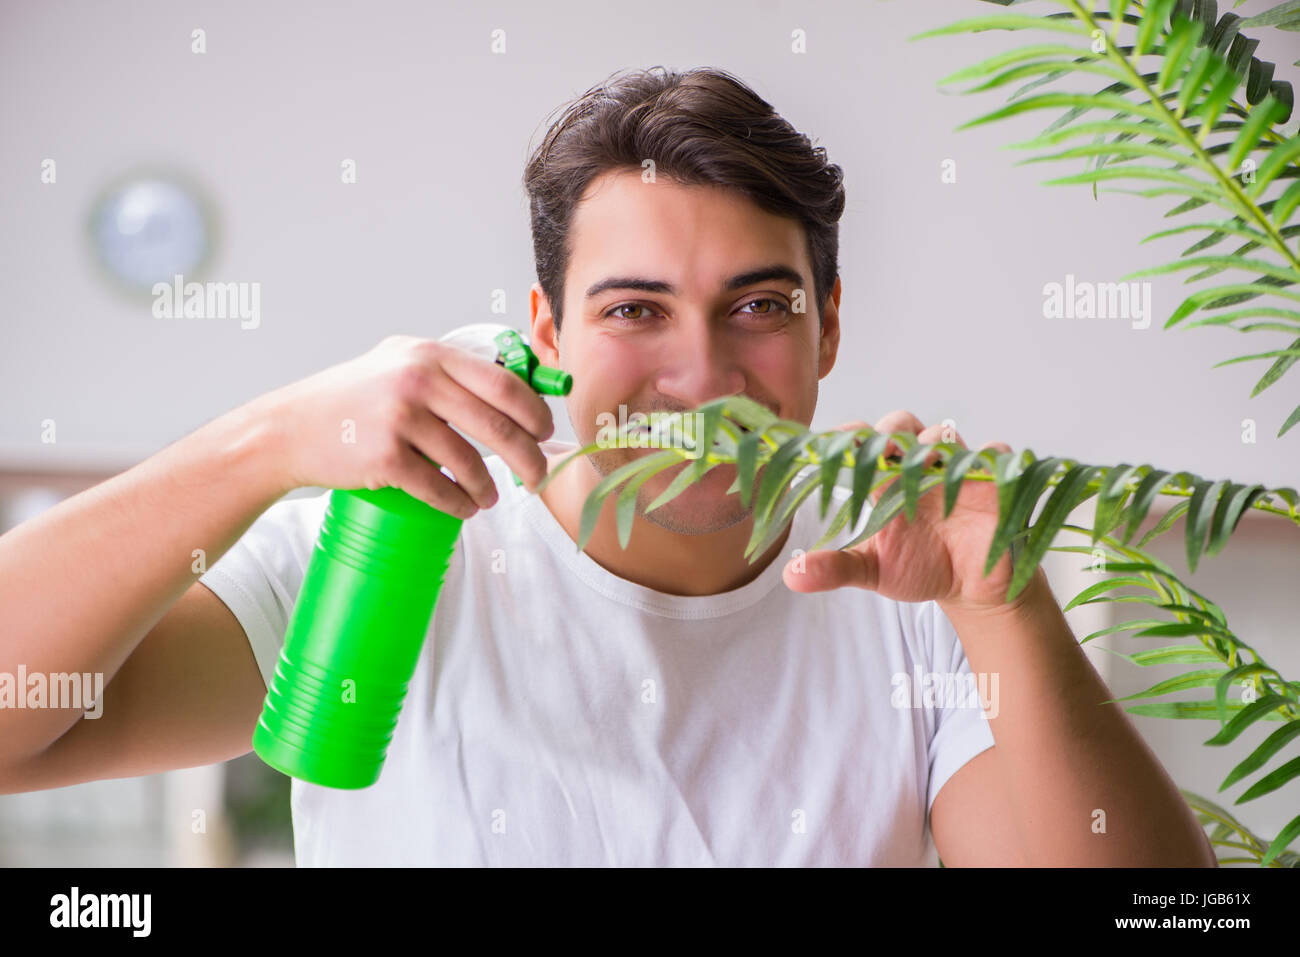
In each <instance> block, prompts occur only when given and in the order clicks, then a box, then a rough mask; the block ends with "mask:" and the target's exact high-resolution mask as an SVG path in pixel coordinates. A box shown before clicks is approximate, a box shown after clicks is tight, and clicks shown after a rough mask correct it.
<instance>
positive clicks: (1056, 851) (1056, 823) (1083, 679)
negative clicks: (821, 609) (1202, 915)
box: [930, 568, 1218, 867]
mask: <svg viewBox="0 0 1300 957" xmlns="http://www.w3.org/2000/svg"><path fill="white" fill-rule="evenodd" d="M937 604H938V605H939V608H940V609H941V610H942V611H943V612H944V614H945V615H946V616H947V617H948V620H949V621H950V622H951V623H952V625H953V628H954V630H955V631H956V632H957V636H958V638H959V639H960V640H961V644H962V649H963V650H964V651H965V654H966V659H967V661H968V663H969V664H970V668H971V672H972V673H973V674H975V675H979V674H981V673H983V674H988V675H994V674H996V675H998V681H997V684H996V685H994V687H996V688H997V689H998V693H999V697H998V701H997V707H996V708H994V709H990V713H992V714H993V716H992V717H990V718H989V719H988V720H989V725H990V730H991V731H992V733H993V740H994V746H993V747H992V748H990V749H988V750H986V751H984V752H982V753H981V754H979V755H977V756H976V757H975V758H974V759H972V760H971V761H969V762H967V763H966V764H965V765H964V766H963V767H962V768H960V769H958V771H957V772H956V773H954V774H953V776H952V777H951V778H950V779H949V780H948V781H947V782H946V783H945V784H944V786H943V788H942V789H941V790H940V792H939V794H938V795H937V796H936V797H935V799H934V803H933V805H932V807H931V811H930V820H931V825H930V827H931V832H932V834H933V836H934V840H935V846H936V848H937V849H938V851H939V856H940V858H941V859H942V860H943V862H944V864H945V865H957V866H961V865H963V864H964V865H971V866H980V865H986V864H987V862H989V861H994V860H997V861H1006V862H1010V861H1015V862H1016V863H1024V864H1026V865H1028V866H1103V867H1116V866H1119V867H1217V866H1218V864H1217V859H1216V856H1215V853H1214V849H1213V847H1212V845H1211V844H1210V842H1209V839H1208V838H1207V837H1206V835H1205V831H1204V829H1203V828H1202V827H1201V825H1200V823H1199V822H1198V821H1197V819H1196V816H1195V814H1194V813H1193V812H1192V810H1191V808H1190V807H1188V805H1187V802H1186V801H1185V800H1184V799H1183V797H1182V795H1181V794H1180V793H1179V791H1178V788H1177V787H1176V786H1175V784H1174V782H1173V780H1172V779H1171V778H1170V777H1169V774H1168V773H1167V772H1166V771H1165V769H1164V768H1163V767H1162V766H1161V764H1160V762H1159V760H1157V758H1156V756H1155V754H1154V753H1153V752H1152V751H1151V749H1150V747H1149V746H1148V745H1147V743H1146V742H1145V741H1144V740H1143V739H1142V737H1141V735H1140V734H1139V733H1138V731H1137V729H1136V728H1135V727H1134V726H1133V723H1132V721H1130V720H1129V717H1128V715H1127V714H1126V713H1125V712H1124V711H1123V709H1122V707H1121V706H1120V705H1119V704H1102V703H1101V702H1103V701H1107V700H1109V699H1110V698H1111V697H1112V695H1111V694H1110V692H1109V690H1108V689H1107V688H1106V685H1105V683H1104V682H1103V681H1102V680H1101V677H1100V676H1099V675H1098V674H1097V672H1096V670H1095V669H1094V668H1093V667H1092V663H1091V662H1090V661H1089V660H1088V658H1087V656H1086V655H1085V654H1084V652H1083V649H1082V648H1081V647H1080V646H1079V643H1078V640H1077V639H1076V638H1075V637H1074V635H1073V633H1072V632H1071V631H1070V627H1069V625H1068V624H1067V623H1066V620H1065V615H1064V613H1063V612H1062V611H1061V608H1060V606H1059V605H1058V604H1057V602H1056V599H1055V597H1054V596H1053V595H1052V590H1051V588H1050V586H1049V585H1048V582H1047V578H1046V575H1045V574H1044V572H1043V570H1042V568H1039V569H1037V570H1036V571H1035V572H1034V577H1033V580H1032V581H1031V583H1030V584H1029V585H1028V586H1027V587H1026V588H1025V590H1024V591H1023V592H1022V593H1021V594H1020V595H1018V596H1017V598H1016V600H1015V601H1014V602H1012V603H1010V604H1006V605H1003V606H994V607H980V608H977V609H971V608H969V607H966V606H963V605H961V604H956V603H946V602H943V601H939V602H937ZM972 808H978V809H980V813H981V814H982V815H991V816H992V817H989V816H985V817H984V818H983V819H984V821H985V822H987V826H984V827H981V826H972V825H976V824H977V822H976V821H974V820H973V816H972V814H971V813H970V811H971V809H972ZM1009 839H1011V840H1015V839H1018V841H1019V845H1020V846H1019V853H1015V852H1014V851H1012V850H1010V849H1008V848H1007V846H1006V843H1007V841H1008V840H1009Z"/></svg>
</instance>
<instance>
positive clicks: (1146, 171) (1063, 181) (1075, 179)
mask: <svg viewBox="0 0 1300 957" xmlns="http://www.w3.org/2000/svg"><path fill="white" fill-rule="evenodd" d="M1109 179H1151V180H1159V181H1160V182H1163V183H1177V184H1179V185H1181V186H1186V187H1187V188H1188V189H1189V190H1193V191H1203V192H1205V193H1207V194H1212V191H1213V187H1212V185H1211V184H1210V183H1207V182H1206V181H1204V180H1198V179H1193V178H1192V177H1190V176H1186V175H1184V174H1182V173H1175V172H1174V171H1173V170H1169V169H1164V168H1163V167H1159V166H1116V167H1113V168H1107V169H1094V170H1089V171H1087V172H1086V173H1076V174H1075V175H1073V176H1061V177H1058V178H1056V179H1046V180H1043V185H1044V186H1075V185H1078V184H1080V183H1098V182H1102V181H1103V180H1109ZM1216 198H1217V197H1216Z"/></svg>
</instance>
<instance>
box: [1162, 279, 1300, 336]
mask: <svg viewBox="0 0 1300 957" xmlns="http://www.w3.org/2000/svg"><path fill="white" fill-rule="evenodd" d="M1238 293H1239V294H1241V295H1242V299H1252V298H1254V297H1255V296H1262V295H1264V294H1265V293H1269V294H1271V295H1274V296H1283V297H1285V298H1287V299H1294V300H1296V301H1297V302H1300V293H1297V292H1291V291H1290V290H1287V289H1279V288H1276V287H1274V286H1268V285H1265V284H1262V283H1233V284H1231V285H1227V286H1216V287H1215V288H1213V289H1204V290H1202V291H1200V292H1197V293H1193V294H1192V295H1190V296H1188V297H1187V298H1186V299H1184V300H1183V302H1182V304H1181V305H1180V306H1179V307H1178V308H1177V309H1175V310H1174V314H1173V315H1172V316H1170V317H1169V319H1168V321H1166V322H1165V328H1166V329H1169V328H1171V327H1173V326H1175V325H1177V323H1178V321H1179V320H1180V319H1185V318H1186V317H1187V316H1190V315H1191V314H1192V313H1193V312H1195V311H1196V310H1197V309H1200V308H1202V307H1203V306H1205V304H1206V303H1209V308H1214V305H1215V303H1217V302H1218V301H1219V300H1220V299H1222V300H1223V304H1224V305H1234V304H1235V302H1232V301H1229V300H1230V299H1233V298H1234V294H1238ZM1236 301H1238V302H1239V301H1241V300H1236Z"/></svg>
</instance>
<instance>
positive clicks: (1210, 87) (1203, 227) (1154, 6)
mask: <svg viewBox="0 0 1300 957" xmlns="http://www.w3.org/2000/svg"><path fill="white" fill-rule="evenodd" d="M988 2H993V3H997V4H998V5H1000V6H1017V7H1020V6H1023V5H1024V3H1026V2H1028V0H1010V2H1008V0H988ZM1044 2H1050V3H1051V4H1053V5H1055V6H1063V7H1065V8H1066V10H1065V11H1064V12H1057V13H1053V14H1049V15H1045V16H1029V15H1026V14H1022V13H1019V12H1016V13H1000V14H995V15H989V16H981V17H975V18H971V19H967V20H962V21H960V22H958V23H954V24H951V25H949V26H945V27H940V28H938V29H935V30H929V31H926V32H924V33H921V34H918V35H917V36H916V37H913V39H918V38H921V37H932V36H941V35H947V34H955V33H967V32H977V31H985V30H993V29H1003V30H1037V31H1045V32H1048V33H1051V34H1053V40H1054V41H1055V42H1052V43H1046V44H1034V45H1030V46H1025V47H1021V48H1019V49H1015V50H1011V51H1007V52H1003V53H999V54H997V55H995V56H992V57H989V58H988V59H986V60H984V61H982V62H980V63H977V64H975V65H973V66H970V67H966V68H964V69H962V70H958V71H957V72H955V73H953V74H951V75H950V76H948V77H946V78H945V79H944V80H943V81H941V82H943V83H956V82H964V81H976V82H975V85H973V86H971V87H969V88H968V89H966V90H964V91H963V92H967V93H971V92H976V91H980V90H988V89H994V88H999V87H1005V86H1006V85H1008V84H1010V83H1013V82H1016V81H1019V80H1024V79H1029V82H1028V83H1026V84H1024V85H1023V86H1021V87H1020V88H1018V89H1016V90H1015V91H1014V92H1013V93H1012V94H1011V96H1010V98H1009V102H1008V103H1007V104H1006V105H1005V106H1003V107H1001V108H999V109H997V110H994V111H992V112H990V113H987V114H985V115H983V116H981V117H978V118H977V119H974V120H972V121H970V122H969V123H966V124H964V125H963V126H962V127H960V129H965V128H967V127H972V126H977V125H980V124H983V123H989V122H993V121H995V120H1000V119H1004V118H1007V117H1010V116H1015V115H1018V114H1021V113H1026V112H1029V111H1031V110H1060V111H1063V112H1062V114H1061V115H1060V116H1059V117H1058V118H1057V119H1056V120H1055V121H1054V122H1053V123H1052V124H1051V125H1050V126H1048V127H1047V128H1046V129H1045V130H1044V131H1043V132H1042V133H1041V134H1040V135H1039V136H1036V137H1034V138H1033V139H1030V140H1027V141H1025V142H1022V143H1017V144H1013V145H1014V146H1015V147H1016V148H1019V149H1025V150H1033V151H1044V150H1046V151H1047V152H1045V153H1043V154H1042V155H1036V156H1032V157H1030V158H1028V159H1026V160H1024V161H1023V162H1025V163H1038V162H1054V161H1060V160H1081V161H1083V163H1084V170H1083V171H1082V172H1080V173H1076V174H1073V175H1068V176H1061V177H1057V178H1055V179H1050V180H1047V181H1046V182H1047V183H1048V184H1050V185H1079V184H1089V185H1091V186H1092V188H1093V192H1094V194H1095V193H1096V192H1097V191H1098V189H1099V185H1098V184H1118V183H1121V182H1124V183H1127V184H1128V186H1129V187H1130V188H1123V187H1120V186H1117V185H1116V186H1107V187H1104V188H1102V191H1104V192H1123V193H1136V194H1137V195H1140V196H1158V197H1166V196H1173V197H1178V198H1180V199H1181V202H1179V203H1178V205H1177V206H1176V207H1174V208H1173V209H1171V210H1170V211H1169V212H1168V213H1167V214H1166V215H1167V216H1176V215H1181V214H1183V213H1187V212H1190V211H1192V210H1195V209H1200V208H1201V207H1210V208H1214V209H1216V210H1218V211H1220V216H1221V218H1214V219H1206V220H1205V221H1201V222H1197V223H1193V224H1189V225H1184V226H1179V227H1176V228H1174V229H1168V230H1162V231H1160V232H1157V233H1154V234H1152V235H1151V236H1148V237H1146V238H1145V239H1144V240H1142V242H1148V241H1150V240H1153V239H1161V238H1166V237H1169V236H1173V235H1176V234H1183V233H1203V234H1204V235H1203V236H1202V237H1201V238H1200V239H1199V240H1198V241H1196V242H1195V243H1193V244H1192V245H1190V246H1188V247H1187V248H1186V249H1184V250H1183V251H1182V252H1181V253H1180V254H1179V255H1180V258H1179V259H1178V260H1177V261H1175V262H1172V263H1166V264H1162V265H1159V266H1155V267H1152V268H1149V269H1142V270H1139V271H1137V272H1133V273H1130V274H1129V275H1127V276H1125V277H1123V279H1124V280H1131V279H1137V278H1139V277H1144V276H1156V275H1162V274H1166V273H1172V272H1177V271H1182V270H1195V272H1194V273H1193V274H1192V275H1191V276H1189V277H1187V279H1186V280H1185V282H1187V283H1192V282H1199V281H1202V280H1206V279H1210V278H1211V277H1214V276H1219V275H1220V274H1221V273H1225V272H1231V273H1234V274H1245V275H1244V276H1240V275H1239V276H1234V277H1232V278H1224V277H1220V279H1218V280H1216V284H1214V285H1210V286H1209V287H1207V288H1204V289H1200V290H1198V291H1197V292H1194V293H1192V294H1191V295H1189V296H1187V298H1186V299H1184V300H1183V302H1182V303H1181V304H1179V306H1178V307H1177V308H1176V309H1175V310H1174V311H1173V313H1172V315H1171V316H1170V317H1169V319H1168V320H1167V321H1166V322H1165V328H1166V329H1168V328H1170V327H1172V326H1174V325H1177V324H1179V323H1182V322H1183V321H1184V320H1186V319H1188V317H1190V316H1192V315H1193V314H1195V313H1198V312H1200V313H1203V314H1204V315H1202V316H1201V317H1199V318H1198V319H1196V320H1195V321H1192V322H1187V323H1186V325H1187V326H1189V327H1190V326H1197V325H1221V326H1229V327H1231V328H1234V329H1237V330H1238V331H1241V332H1271V333H1282V334H1284V335H1286V336H1288V337H1289V340H1290V341H1288V342H1287V343H1285V344H1284V345H1283V346H1282V347H1280V348H1277V349H1271V350H1265V351H1258V352H1253V353H1251V354H1248V355H1242V356H1238V357H1236V358H1233V359H1229V360H1227V362H1224V363H1220V365H1227V364H1230V363H1235V362H1246V361H1259V360H1264V359H1271V360H1273V361H1272V363H1271V364H1270V365H1269V367H1268V370H1267V371H1266V372H1265V373H1264V374H1263V376H1261V378H1260V379H1259V381H1258V382H1257V383H1256V385H1255V387H1254V390H1253V391H1252V393H1251V394H1252V396H1254V395H1258V394H1259V393H1260V392H1262V391H1263V390H1264V389H1266V388H1268V387H1269V386H1270V385H1272V384H1273V383H1274V382H1276V381H1277V380H1278V379H1279V378H1281V376H1282V374H1283V373H1285V372H1286V371H1287V370H1288V369H1289V368H1290V367H1291V366H1292V365H1294V364H1295V363H1296V361H1297V359H1300V289H1296V288H1291V287H1296V286H1297V285H1300V250H1297V249H1296V248H1293V244H1292V243H1291V242H1289V240H1291V239H1292V237H1294V236H1296V235H1297V234H1300V224H1298V225H1290V220H1291V218H1292V216H1293V214H1294V213H1295V211H1296V209H1297V207H1298V206H1300V135H1295V134H1293V135H1290V136H1287V135H1285V134H1284V133H1283V131H1282V129H1281V127H1282V125H1283V124H1286V123H1287V121H1288V120H1289V119H1290V118H1291V115H1292V112H1293V107H1294V100H1295V97H1294V91H1293V89H1292V87H1291V84H1290V83H1287V82H1285V81H1281V80H1276V79H1274V78H1273V74H1274V70H1275V64H1273V63H1270V62H1267V61H1264V60H1261V59H1260V58H1259V57H1257V56H1255V55H1254V51H1255V49H1256V47H1257V45H1258V42H1259V41H1258V40H1254V39H1248V38H1247V37H1245V36H1244V35H1243V34H1242V33H1241V32H1240V30H1241V27H1242V26H1255V25H1258V26H1267V25H1273V26H1277V27H1280V28H1282V29H1289V30H1290V29H1300V4H1297V3H1296V2H1295V0H1291V2H1288V3H1284V4H1281V5H1280V6H1278V7H1276V8H1274V9H1272V10H1270V11H1268V13H1266V14H1261V15H1260V16H1259V17H1254V18H1251V19H1250V20H1243V19H1242V18H1241V17H1239V16H1237V15H1236V14H1233V13H1225V14H1224V15H1223V16H1222V17H1221V18H1220V17H1217V5H1216V3H1215V2H1214V0H1110V2H1109V4H1108V8H1109V9H1108V12H1093V11H1091V10H1089V9H1088V8H1087V7H1086V6H1085V5H1084V4H1082V3H1080V2H1078V0H1044ZM1151 58H1159V63H1158V66H1157V67H1156V68H1154V69H1149V70H1148V69H1147V68H1146V67H1145V66H1144V65H1143V64H1144V63H1145V62H1147V61H1149V60H1150V59H1151ZM1094 76H1100V77H1103V78H1104V79H1105V80H1107V81H1109V82H1108V83H1107V84H1106V85H1105V86H1104V87H1102V88H1101V89H1100V90H1097V91H1096V92H1075V91H1061V90H1055V89H1054V90H1052V91H1049V92H1041V93H1037V94H1034V95H1028V94H1029V93H1030V91H1032V90H1035V89H1039V88H1041V87H1043V86H1045V85H1047V84H1049V83H1055V82H1057V81H1060V80H1062V79H1066V78H1076V77H1077V78H1082V79H1089V78H1091V77H1094ZM1030 78H1032V79H1030ZM1080 139H1085V140H1086V141H1085V142H1083V143H1081V144H1076V145H1069V144H1070V143H1071V142H1072V141H1078V140H1080ZM1061 147H1064V148H1061ZM1134 186H1137V187H1141V188H1131V187H1134ZM1229 236H1232V237H1236V238H1239V239H1244V240H1246V241H1245V242H1244V243H1242V244H1240V245H1238V246H1237V248H1235V249H1233V250H1232V251H1231V252H1230V253H1229V252H1223V253H1217V254H1203V255H1198V254H1201V253H1203V252H1204V251H1205V250H1207V249H1210V248H1211V247H1214V246H1217V245H1219V244H1220V243H1222V242H1223V241H1224V240H1226V239H1227V238H1228V237H1229ZM1248 254H1249V255H1248ZM1243 303H1249V304H1250V305H1248V306H1246V308H1242V309H1237V310H1235V311H1233V312H1232V313H1228V314H1215V313H1217V311H1218V310H1222V309H1226V308H1228V307H1230V306H1238V305H1241V304H1243ZM1259 319H1266V320H1268V321H1265V322H1259V321H1249V320H1259ZM1297 422H1300V406H1297V407H1296V409H1295V410H1294V411H1293V412H1292V413H1291V414H1290V415H1289V416H1288V417H1287V419H1286V421H1284V422H1283V423H1282V426H1281V428H1280V429H1279V430H1278V435H1279V436H1281V435H1283V434H1285V433H1286V432H1287V431H1288V430H1289V429H1290V428H1292V427H1293V426H1294V425H1295V424H1296V423H1297Z"/></svg>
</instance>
